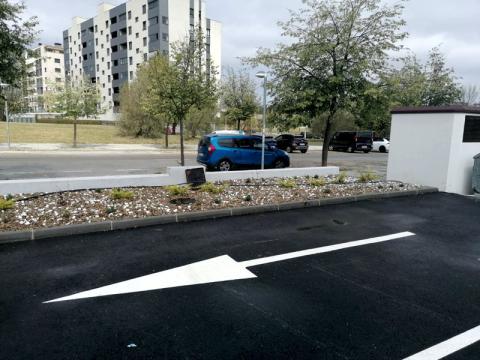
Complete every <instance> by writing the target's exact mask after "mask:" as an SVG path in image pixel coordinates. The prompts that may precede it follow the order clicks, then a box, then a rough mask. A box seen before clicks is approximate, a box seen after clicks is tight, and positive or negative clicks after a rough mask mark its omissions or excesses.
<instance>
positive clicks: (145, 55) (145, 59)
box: [143, 53, 148, 61]
mask: <svg viewBox="0 0 480 360" xmlns="http://www.w3.org/2000/svg"><path fill="white" fill-rule="evenodd" d="M147 60H148V54H147V53H145V54H143V61H147Z"/></svg>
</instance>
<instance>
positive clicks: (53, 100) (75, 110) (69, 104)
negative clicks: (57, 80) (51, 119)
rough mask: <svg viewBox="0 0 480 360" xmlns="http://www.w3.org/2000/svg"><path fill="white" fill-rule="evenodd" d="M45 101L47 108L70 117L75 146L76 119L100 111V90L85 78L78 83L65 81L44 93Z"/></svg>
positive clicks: (91, 115) (74, 144)
mask: <svg viewBox="0 0 480 360" xmlns="http://www.w3.org/2000/svg"><path fill="white" fill-rule="evenodd" d="M44 99H45V103H46V105H47V106H48V108H49V109H51V110H52V111H54V112H57V113H60V114H63V116H65V117H69V118H72V119H73V120H74V123H73V129H74V131H73V146H74V147H76V146H77V120H78V118H80V117H86V118H89V117H95V116H97V115H98V114H100V113H101V109H100V108H99V103H100V91H99V90H98V88H97V85H96V84H92V83H91V81H90V80H89V79H88V78H85V79H84V80H83V81H81V82H80V83H78V84H73V83H72V82H67V83H66V84H65V85H60V84H56V86H55V87H52V89H51V91H49V92H48V93H47V94H46V95H45V98H44Z"/></svg>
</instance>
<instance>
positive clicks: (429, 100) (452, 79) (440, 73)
mask: <svg viewBox="0 0 480 360" xmlns="http://www.w3.org/2000/svg"><path fill="white" fill-rule="evenodd" d="M426 76H427V87H426V94H425V99H424V104H425V105H427V106H441V105H450V104H453V103H455V102H458V101H460V99H461V96H462V90H461V88H460V85H459V84H458V83H457V78H456V76H455V71H454V70H453V69H452V68H447V67H446V62H445V56H444V55H443V54H442V53H441V52H440V50H439V48H433V49H432V50H431V51H430V54H429V59H428V62H427V70H426Z"/></svg>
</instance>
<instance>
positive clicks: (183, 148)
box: [180, 119, 185, 166]
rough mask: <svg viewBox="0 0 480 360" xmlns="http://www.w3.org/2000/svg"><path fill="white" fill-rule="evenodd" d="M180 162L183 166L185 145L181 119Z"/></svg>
mask: <svg viewBox="0 0 480 360" xmlns="http://www.w3.org/2000/svg"><path fill="white" fill-rule="evenodd" d="M180 164H181V166H185V145H184V143H183V119H182V120H180Z"/></svg>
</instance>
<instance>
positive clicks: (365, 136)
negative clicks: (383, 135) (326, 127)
mask: <svg viewBox="0 0 480 360" xmlns="http://www.w3.org/2000/svg"><path fill="white" fill-rule="evenodd" d="M372 146H373V132H372V131H339V132H336V133H335V135H333V138H332V140H330V147H329V149H330V150H334V151H336V150H341V151H348V152H352V153H353V152H355V151H357V150H358V151H363V152H364V153H366V154H368V153H369V152H370V151H372Z"/></svg>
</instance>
